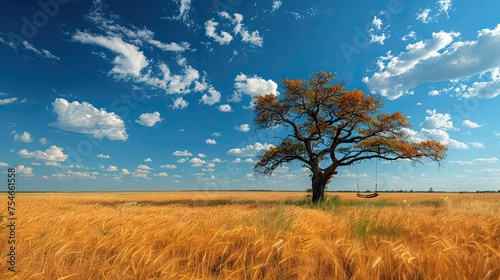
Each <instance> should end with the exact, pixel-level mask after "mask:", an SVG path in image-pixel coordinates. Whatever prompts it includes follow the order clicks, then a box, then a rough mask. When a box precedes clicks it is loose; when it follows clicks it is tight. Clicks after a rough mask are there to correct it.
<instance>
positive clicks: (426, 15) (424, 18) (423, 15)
mask: <svg viewBox="0 0 500 280" xmlns="http://www.w3.org/2000/svg"><path fill="white" fill-rule="evenodd" d="M430 13H431V9H425V10H423V11H422V12H420V13H418V14H416V16H417V17H416V19H417V20H420V21H421V22H423V23H429V22H430V21H431V20H432V17H431V16H430Z"/></svg>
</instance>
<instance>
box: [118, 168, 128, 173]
mask: <svg viewBox="0 0 500 280" xmlns="http://www.w3.org/2000/svg"><path fill="white" fill-rule="evenodd" d="M120 174H122V175H128V174H130V171H128V170H127V169H126V168H122V170H121V171H120Z"/></svg>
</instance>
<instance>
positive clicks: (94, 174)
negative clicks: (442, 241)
mask: <svg viewBox="0 0 500 280" xmlns="http://www.w3.org/2000/svg"><path fill="white" fill-rule="evenodd" d="M334 2H340V3H334ZM374 2H376V3H374ZM0 7H1V9H0V16H1V18H2V22H1V24H0V59H1V61H2V63H1V66H0V119H1V121H0V137H1V138H0V139H1V140H0V168H3V169H5V170H6V169H7V168H8V167H16V168H17V169H18V174H19V175H20V179H19V180H20V181H19V182H18V183H19V189H20V190H38V191H53V190H57V191H64V190H67V191H76V190H177V189H182V190H219V189H222V190H231V189H256V190H261V189H272V190H305V189H306V188H309V186H310V179H309V177H308V174H307V172H306V171H305V170H304V169H302V168H301V167H300V166H298V165H290V166H286V167H283V168H281V169H279V170H277V171H276V172H275V174H274V175H273V176H270V177H266V178H259V177H256V176H254V175H253V174H252V166H253V164H254V163H255V160H256V155H257V154H259V153H260V152H262V151H264V150H266V149H269V147H271V146H272V145H273V144H277V143H278V142H277V141H278V140H277V138H276V137H277V136H279V135H282V134H283V133H284V131H282V129H280V128H277V129H273V130H269V131H257V130H256V129H255V126H254V125H253V111H252V109H251V100H252V96H255V95H260V94H267V93H273V94H276V95H279V94H282V93H283V89H282V88H281V87H280V85H281V83H280V80H282V79H284V78H286V77H289V78H305V79H307V78H308V77H309V76H308V75H309V74H311V73H312V72H315V71H318V70H326V71H331V72H338V73H339V74H338V77H337V78H338V80H339V81H342V82H345V83H346V85H347V88H358V89H362V90H363V91H365V92H366V93H367V94H374V95H377V96H379V97H381V98H382V100H383V103H384V104H385V110H387V111H388V112H394V111H401V112H402V113H403V114H406V115H408V116H410V117H411V122H412V124H413V126H412V127H411V128H409V129H407V133H408V134H409V135H411V137H412V138H413V139H414V140H415V141H418V140H424V139H433V140H437V141H440V142H441V143H443V144H444V145H446V146H447V147H448V148H449V150H448V157H447V158H446V160H445V161H444V164H443V167H442V168H439V167H438V166H437V165H435V164H433V163H432V162H425V164H424V165H418V166H415V167H413V166H411V164H410V163H409V162H406V161H397V162H384V161H379V162H375V161H368V162H363V163H361V164H359V165H357V166H355V167H354V166H353V167H350V168H343V169H341V170H339V173H338V175H337V177H336V178H334V179H333V180H332V182H331V183H330V186H329V189H331V190H355V189H356V184H357V182H359V185H360V187H361V189H363V190H366V189H371V190H373V189H374V186H375V181H377V183H378V189H379V190H385V191H390V190H400V189H403V190H428V189H429V188H430V187H432V188H433V189H435V190H444V191H459V190H468V191H475V190H498V189H500V164H499V161H498V157H499V156H500V153H499V151H500V124H499V123H498V107H499V105H500V102H499V99H500V97H499V95H500V52H498V48H499V46H500V17H499V16H498V9H499V8H500V4H499V3H498V2H497V1H486V0H482V1H475V2H474V3H472V2H471V3H464V1H461V2H459V1H453V0H438V1H436V0H432V1H403V0H388V1H361V2H360V1H357V2H353V1H258V2H253V1H243V0H238V1H223V0H215V1H196V0H174V1H168V0H164V1H147V4H144V3H140V4H139V3H138V2H137V1H106V0H101V1H99V0H95V1H93V2H91V1H69V0H42V1H24V0H22V1H21V0H20V1H2V3H1V4H0ZM472 11H473V12H472Z"/></svg>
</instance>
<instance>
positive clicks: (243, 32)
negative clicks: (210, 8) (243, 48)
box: [219, 12, 264, 47]
mask: <svg viewBox="0 0 500 280" xmlns="http://www.w3.org/2000/svg"><path fill="white" fill-rule="evenodd" d="M223 13H225V12H222V13H219V14H222V15H221V16H222V17H226V18H228V19H231V20H232V22H233V24H234V25H235V26H234V29H233V32H234V34H239V35H240V36H241V40H242V41H243V42H246V43H250V44H251V45H253V46H257V47H262V45H263V44H264V38H262V37H260V34H259V31H258V30H255V31H253V32H251V33H250V32H249V31H248V30H247V28H246V27H245V26H244V24H243V16H242V15H241V14H238V13H235V14H234V18H231V17H230V16H229V14H227V13H225V14H223Z"/></svg>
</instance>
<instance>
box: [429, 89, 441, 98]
mask: <svg viewBox="0 0 500 280" xmlns="http://www.w3.org/2000/svg"><path fill="white" fill-rule="evenodd" d="M428 94H429V96H438V95H439V94H441V93H440V92H439V90H435V89H433V90H431V91H429V93H428Z"/></svg>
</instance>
